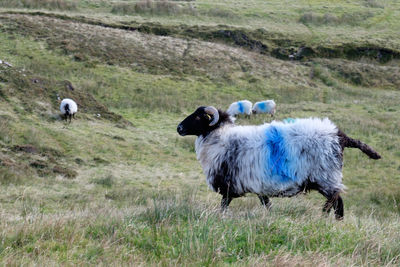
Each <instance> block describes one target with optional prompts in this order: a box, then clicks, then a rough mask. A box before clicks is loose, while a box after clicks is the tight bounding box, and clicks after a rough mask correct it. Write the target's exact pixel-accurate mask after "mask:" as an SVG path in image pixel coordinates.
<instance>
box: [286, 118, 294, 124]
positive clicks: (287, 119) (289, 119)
mask: <svg viewBox="0 0 400 267" xmlns="http://www.w3.org/2000/svg"><path fill="white" fill-rule="evenodd" d="M283 122H284V123H294V122H296V119H293V118H286V119H284V120H283Z"/></svg>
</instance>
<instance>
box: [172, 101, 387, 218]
mask: <svg viewBox="0 0 400 267" xmlns="http://www.w3.org/2000/svg"><path fill="white" fill-rule="evenodd" d="M177 131H178V133H179V134H180V135H181V136H184V135H196V136H198V138H197V139H196V143H195V146H196V154H197V159H198V160H199V161H200V163H201V166H202V168H203V171H204V173H205V175H206V177H207V183H208V185H209V186H210V188H211V189H213V190H214V191H216V192H219V193H220V194H221V195H222V201H221V207H222V209H225V208H227V207H228V205H229V203H230V202H231V200H232V199H233V198H237V197H240V196H243V195H244V194H246V193H255V194H257V195H258V196H259V198H260V200H261V203H262V204H263V205H268V204H269V198H268V197H278V196H279V197H284V196H285V197H290V196H294V195H296V194H298V193H300V192H306V191H309V190H317V191H318V192H319V193H321V194H322V195H324V196H325V197H326V198H327V201H326V203H325V206H324V209H323V210H324V211H326V212H329V211H330V209H331V208H332V207H333V208H334V210H335V215H336V219H338V220H340V219H342V218H343V200H342V198H341V197H340V193H341V192H342V190H343V188H344V185H343V184H342V164H343V150H344V148H345V147H355V148H359V149H360V150H361V151H362V152H364V153H365V154H367V155H368V156H369V157H370V158H372V159H379V158H380V157H381V156H380V155H379V154H378V153H377V152H376V151H374V150H373V149H372V148H371V147H369V146H368V145H366V144H364V143H362V142H361V141H359V140H355V139H352V138H350V137H348V136H347V135H346V134H344V133H343V132H342V131H340V130H339V129H338V128H337V127H336V126H335V125H334V124H333V123H332V122H331V121H330V120H329V119H327V118H325V119H317V118H309V119H296V120H293V122H290V123H283V122H275V121H273V122H272V123H270V124H263V125H258V126H236V125H235V124H233V122H232V120H231V117H230V116H229V115H228V114H227V113H226V112H223V111H221V110H217V109H216V108H214V107H199V108H198V109H197V110H196V111H195V112H194V113H193V114H191V115H190V116H188V117H187V118H186V119H184V120H183V121H182V122H181V123H180V124H179V125H178V128H177Z"/></svg>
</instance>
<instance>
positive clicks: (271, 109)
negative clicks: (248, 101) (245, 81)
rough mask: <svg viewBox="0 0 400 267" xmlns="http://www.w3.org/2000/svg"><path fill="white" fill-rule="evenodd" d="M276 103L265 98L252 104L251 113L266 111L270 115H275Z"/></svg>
mask: <svg viewBox="0 0 400 267" xmlns="http://www.w3.org/2000/svg"><path fill="white" fill-rule="evenodd" d="M275 111H276V104H275V101H274V100H265V101H260V102H256V103H255V104H254V106H253V110H252V112H253V114H259V113H268V114H271V117H273V116H274V115H275Z"/></svg>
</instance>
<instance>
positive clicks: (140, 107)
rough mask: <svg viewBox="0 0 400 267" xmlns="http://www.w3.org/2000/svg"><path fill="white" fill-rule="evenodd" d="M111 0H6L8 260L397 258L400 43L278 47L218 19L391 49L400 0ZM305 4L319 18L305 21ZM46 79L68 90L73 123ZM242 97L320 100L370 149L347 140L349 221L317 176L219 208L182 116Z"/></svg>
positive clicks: (303, 37) (4, 247) (264, 34)
mask: <svg viewBox="0 0 400 267" xmlns="http://www.w3.org/2000/svg"><path fill="white" fill-rule="evenodd" d="M74 3H75V2H74ZM174 3H175V2H174ZM119 4H134V2H133V1H114V2H113V3H110V2H106V1H76V7H77V9H75V10H63V11H62V12H61V11H51V12H55V13H51V14H52V15H51V14H50V15H46V16H45V15H44V13H36V15H34V16H31V15H28V14H24V15H23V14H11V13H10V12H9V10H8V9H2V11H3V12H5V13H2V14H1V15H0V51H2V53H1V56H0V59H1V60H3V61H8V62H10V63H12V65H13V67H12V68H9V67H7V66H5V65H4V64H2V65H0V185H1V187H0V213H1V218H2V219H1V220H0V262H1V264H3V265H32V264H37V265H60V264H65V265H70V264H73V265H99V264H104V265H129V264H130V265H168V266H169V265H196V266H198V265H218V266H220V265H221V266H223V265H240V266H242V265H249V266H253V265H263V266H265V265H266V266H292V265H297V266H315V265H323V266H325V265H341V266H342V265H344V266H347V265H357V266H358V265H372V266H382V265H388V266H390V265H398V264H399V261H400V258H399V255H400V246H399V244H400V242H399V241H400V235H399V232H400V229H399V223H398V221H399V214H400V208H399V207H400V206H399V203H400V194H399V192H400V182H399V181H400V180H399V178H400V174H399V170H400V154H399V152H398V151H400V134H399V127H400V126H399V125H400V119H399V118H400V108H399V107H398V106H399V103H400V92H399V90H398V89H399V86H400V80H399V77H400V76H399V75H398V74H399V71H400V68H399V66H398V59H389V60H388V61H387V62H379V60H376V59H374V58H373V57H372V58H371V57H368V56H363V57H357V56H356V57H351V56H349V55H350V54H349V53H350V52H351V51H352V50H351V49H350V50H348V51H350V52H349V53H348V54H345V53H344V54H339V56H337V57H336V58H334V59H332V58H327V57H325V56H323V54H316V56H315V57H310V58H304V59H302V60H295V61H288V60H281V59H279V57H277V56H276V54H274V53H272V50H268V51H267V52H265V51H264V52H265V53H264V52H263V51H260V50H257V49H251V48H250V47H248V46H246V45H245V46H241V45H240V42H241V41H240V40H239V41H237V42H236V41H233V39H229V38H228V39H221V38H220V36H219V37H218V36H217V37H216V36H215V35H214V34H215V32H218V31H220V30H221V29H224V30H227V29H229V30H231V31H232V33H235V34H237V35H236V36H240V34H241V33H245V34H246V36H250V37H252V38H254V40H259V41H262V42H264V43H266V44H268V45H269V46H271V47H272V48H278V49H280V51H281V52H282V54H285V53H287V52H290V46H291V45H294V48H297V47H298V46H299V45H300V44H302V43H304V42H305V43H306V44H307V45H310V46H312V47H314V48H315V47H318V46H321V47H322V48H323V49H326V48H329V47H341V46H343V44H346V45H349V46H348V47H350V48H354V47H356V48H357V47H361V46H362V45H363V44H364V41H365V40H368V43H370V44H377V45H379V47H386V48H389V49H392V50H393V51H395V50H396V49H398V48H399V46H398V45H399V40H398V36H397V35H395V34H393V32H395V30H396V29H397V28H396V27H397V26H398V20H396V19H395V18H396V16H397V15H398V12H399V8H398V5H397V3H395V2H394V1H383V2H379V3H377V2H374V1H353V2H346V1H337V2H335V3H333V2H327V1H311V2H310V1H304V2H303V1H300V2H293V3H287V4H282V3H281V2H278V1H267V2H266V1H252V2H244V1H235V2H233V1H228V2H226V1H217V2H211V1H196V2H193V3H188V2H185V3H180V2H177V3H176V4H177V5H184V6H186V5H188V4H193V5H195V6H196V8H197V12H196V13H195V14H180V15H179V16H172V15H169V14H149V13H146V12H145V13H140V14H137V13H134V14H131V13H129V14H125V15H123V16H122V14H120V13H119V12H117V13H111V9H112V7H113V6H115V5H119ZM14 7H15V6H14ZM389 7H390V8H389ZM40 9H42V10H45V9H47V7H44V6H41V7H40ZM13 11H14V13H15V11H18V12H21V11H22V10H19V9H13ZM18 12H17V13H18ZM23 12H25V13H26V12H27V10H26V9H24V10H23ZM29 12H30V11H29ZM46 12H48V11H46ZM367 12H370V13H371V14H372V15H371V16H367V17H365V18H364V17H363V19H362V20H354V21H352V22H351V23H348V21H347V20H346V16H347V15H355V14H361V15H362V14H367ZM309 13H312V15H313V16H316V20H315V21H314V20H313V16H311V20H309V19H310V18H307V20H306V21H301V18H302V16H303V15H304V14H309ZM54 14H57V15H54ZM326 14H328V15H326ZM346 14H347V15H346ZM356 18H358V17H357V16H356ZM157 23H159V24H157ZM217 24H224V25H225V26H221V25H220V26H218V25H217ZM124 25H125V26H129V25H130V26H132V25H135V26H138V25H141V26H140V27H139V28H138V29H139V30H138V31H127V30H123V27H122V26H124ZM176 25H180V26H179V27H178V26H176ZM146 27H147V28H146ZM259 28H263V29H264V30H262V31H260V30H257V29H259ZM146 29H147V30H146ZM148 32H150V33H154V34H147V33H148ZM165 35H166V36H165ZM389 37H390V40H388V39H387V38H389ZM321 51H322V50H321ZM324 51H325V50H324ZM343 51H344V50H343ZM346 51H347V50H346ZM320 56H321V57H320ZM342 56H343V57H345V58H343V57H342ZM71 87H72V88H73V90H71ZM57 95H58V96H60V97H61V98H63V97H72V98H74V99H76V100H77V101H78V105H79V113H78V114H77V120H74V121H73V122H72V123H71V124H70V125H66V124H65V123H64V122H62V121H61V119H60V117H59V115H58V114H59V112H58V102H57ZM238 99H249V100H251V101H253V102H255V101H258V100H261V99H275V101H276V102H277V103H278V110H277V114H276V118H275V119H278V120H281V119H284V118H287V117H292V118H293V117H310V116H315V117H329V118H330V119H331V120H332V121H334V122H335V123H336V124H337V125H338V126H339V127H340V128H341V129H342V130H343V131H344V132H345V133H347V134H348V135H349V136H351V137H354V138H357V139H361V140H362V141H364V142H366V143H368V144H369V145H371V146H372V147H374V148H376V150H378V151H379V153H380V154H381V155H382V156H383V158H382V159H381V160H379V161H372V160H370V159H368V158H367V157H366V156H365V155H364V154H362V153H361V152H360V151H358V150H353V149H347V150H346V151H345V156H344V157H345V162H344V169H343V174H344V184H345V185H346V186H347V190H346V193H345V194H343V198H344V204H345V219H344V221H343V222H336V221H335V220H334V218H333V217H334V216H333V215H330V216H325V215H323V214H322V212H321V209H322V204H323V203H324V199H323V197H322V196H320V195H319V194H318V193H316V192H313V193H310V194H308V195H304V196H303V195H301V196H298V197H295V198H290V199H287V198H286V199H279V198H276V199H272V203H273V206H272V208H271V209H270V210H265V209H263V208H261V206H260V205H259V202H258V199H257V198H256V197H255V196H252V195H249V196H248V197H246V198H241V199H237V200H234V201H233V202H232V205H231V207H230V209H229V211H228V212H226V213H224V214H221V213H220V212H219V202H220V196H219V195H218V194H216V193H214V192H211V191H210V190H209V189H208V188H207V185H206V183H205V178H204V174H203V173H202V170H201V168H200V165H199V163H198V162H197V160H196V156H195V153H194V138H193V137H185V138H183V137H180V136H178V135H177V133H176V126H177V124H178V123H179V122H180V121H181V120H182V119H183V118H184V117H185V116H186V115H188V114H190V113H191V112H193V110H194V109H195V108H196V107H197V106H199V105H215V106H217V107H220V108H227V107H228V106H229V104H230V103H231V102H232V101H235V100H238ZM271 120H272V119H271V118H270V117H268V116H262V115H260V116H253V117H251V118H250V119H245V118H240V119H238V120H237V123H238V124H260V123H263V122H270V121H271Z"/></svg>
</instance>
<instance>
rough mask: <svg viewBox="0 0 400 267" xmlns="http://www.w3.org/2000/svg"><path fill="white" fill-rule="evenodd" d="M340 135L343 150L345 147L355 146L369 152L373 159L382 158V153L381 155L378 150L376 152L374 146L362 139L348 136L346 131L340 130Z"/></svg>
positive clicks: (366, 152)
mask: <svg viewBox="0 0 400 267" xmlns="http://www.w3.org/2000/svg"><path fill="white" fill-rule="evenodd" d="M338 136H339V142H340V145H341V146H342V150H344V148H345V147H354V148H358V149H360V150H361V151H362V152H364V153H365V154H367V155H368V157H370V158H371V159H380V158H381V155H379V153H378V152H376V151H375V150H374V149H373V148H372V147H370V146H369V145H367V144H365V143H363V142H361V141H360V140H357V139H353V138H351V137H348V136H347V135H346V134H345V133H344V132H342V131H340V130H339V132H338Z"/></svg>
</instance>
